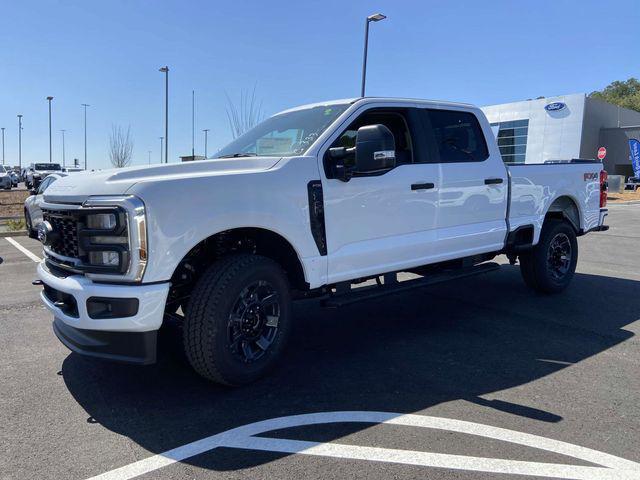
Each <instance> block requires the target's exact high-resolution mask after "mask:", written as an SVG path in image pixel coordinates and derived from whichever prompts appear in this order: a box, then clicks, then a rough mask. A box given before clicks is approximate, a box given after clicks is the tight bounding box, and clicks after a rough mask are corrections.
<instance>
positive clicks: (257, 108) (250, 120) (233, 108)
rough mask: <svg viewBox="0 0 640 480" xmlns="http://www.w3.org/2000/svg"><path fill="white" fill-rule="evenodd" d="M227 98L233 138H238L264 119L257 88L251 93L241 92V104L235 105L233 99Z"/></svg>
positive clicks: (228, 117)
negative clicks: (257, 97)
mask: <svg viewBox="0 0 640 480" xmlns="http://www.w3.org/2000/svg"><path fill="white" fill-rule="evenodd" d="M225 96H226V97H227V119H228V120H229V128H230V129H231V135H232V136H233V138H234V139H235V138H238V137H239V136H240V135H242V134H243V133H245V132H246V131H247V130H250V129H251V128H253V127H254V126H255V125H256V124H257V123H258V122H260V120H261V119H262V102H259V103H258V101H257V100H256V87H255V86H254V87H253V91H252V92H251V93H249V92H248V91H246V90H242V91H241V92H240V103H239V104H238V103H234V102H233V101H232V100H231V97H229V95H228V94H227V93H226V92H225Z"/></svg>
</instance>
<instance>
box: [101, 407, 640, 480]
mask: <svg viewBox="0 0 640 480" xmlns="http://www.w3.org/2000/svg"><path fill="white" fill-rule="evenodd" d="M344 422H362V423H374V424H392V425H403V426H411V427H423V428H432V429H437V430H445V431H450V432H457V433H464V434H468V435H474V436H478V437H485V438H491V439H496V440H501V441H503V442H509V443H515V444H519V445H525V446H528V447H531V448H535V449H539V450H546V451H548V452H553V453H558V454H561V455H565V456H569V457H573V458H576V459H579V460H584V461H587V462H590V463H592V464H596V465H600V466H599V467H598V466H582V465H570V464H558V463H543V462H528V461H521V460H506V459H500V458H487V457H471V456H467V455H451V454H446V453H431V452H422V451H411V450H397V449H390V448H379V447H362V446H358V445H344V444H339V443H332V442H330V443H319V442H307V441H300V440H287V439H281V438H268V437H256V435H259V434H262V433H265V432H268V431H272V430H280V429H283V428H291V427H299V426H303V425H319V424H326V423H344ZM218 447H226V448H239V449H245V450H261V451H270V452H281V453H293V454H301V455H314V456H320V457H332V458H344V459H351V460H366V461H371V462H388V463H397V464H405V465H417V466H422V467H435V468H445V469H454V470H467V471H476V472H489V473H501V474H511V475H531V476H538V477H547V478H564V479H575V480H638V479H640V464H638V463H635V462H632V461H629V460H625V459H623V458H620V457H616V456H614V455H609V454H608V453H603V452H599V451H597V450H592V449H589V448H585V447H580V446H578V445H573V444H571V443H566V442H561V441H558V440H553V439H550V438H545V437H540V436H538V435H532V434H529V433H522V432H517V431H515V430H507V429H505V428H499V427H493V426H490V425H483V424H481V423H474V422H467V421H463V420H455V419H451V418H440V417H428V416H422V415H411V414H408V415H403V414H399V413H391V412H357V411H355V412H323V413H311V414H306V415H293V416H290V417H280V418H274V419H272V420H265V421H262V422H256V423H251V424H249V425H244V426H242V427H238V428H234V429H231V430H227V431H225V432H222V433H219V434H217V435H212V436H210V437H207V438H203V439H201V440H197V441H195V442H192V443H189V444H186V445H183V446H181V447H177V448H174V449H172V450H168V451H166V452H164V453H161V454H159V455H154V456H152V457H149V458H146V459H144V460H140V461H137V462H134V463H132V464H129V465H126V466H124V467H120V468H116V469H115V470H111V471H109V472H106V473H103V474H101V475H98V476H96V477H92V478H91V479H89V480H127V479H130V478H134V477H137V476H139V475H144V474H146V473H149V472H152V471H154V470H158V469H159V468H162V467H166V466H168V465H171V464H173V463H176V462H179V461H181V460H184V459H186V458H190V457H193V456H195V455H199V454H202V453H205V452H208V451H210V450H213V449H215V448H218Z"/></svg>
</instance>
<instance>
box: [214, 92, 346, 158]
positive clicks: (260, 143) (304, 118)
mask: <svg viewBox="0 0 640 480" xmlns="http://www.w3.org/2000/svg"><path fill="white" fill-rule="evenodd" d="M348 107H349V104H347V103H344V104H335V105H321V106H317V107H311V108H305V109H304V110H295V111H292V112H288V113H281V114H280V115H275V116H273V117H270V118H267V119H266V120H265V121H264V122H261V123H259V124H258V125H256V126H255V127H253V128H252V129H251V130H249V131H248V132H246V133H244V134H243V135H241V136H240V137H238V138H236V139H235V140H234V141H233V142H231V143H230V144H229V145H227V146H226V147H224V148H223V149H222V150H220V151H219V152H218V153H217V154H216V155H215V156H216V157H217V158H222V157H242V156H253V155H260V156H266V157H290V156H293V155H301V154H303V153H304V152H306V151H307V149H308V148H309V147H310V146H311V144H312V143H313V142H314V141H315V140H316V138H318V137H319V136H320V135H321V134H322V132H324V131H325V130H326V129H327V127H328V126H329V125H331V124H332V123H333V121H334V120H335V119H336V118H338V116H339V115H340V114H341V113H342V112H344V111H345V110H346V109H347V108H348Z"/></svg>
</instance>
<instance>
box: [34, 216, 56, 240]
mask: <svg viewBox="0 0 640 480" xmlns="http://www.w3.org/2000/svg"><path fill="white" fill-rule="evenodd" d="M37 230H38V240H40V242H41V243H42V244H43V245H46V246H50V245H51V244H52V243H53V242H54V241H55V237H56V232H55V231H54V230H53V227H52V226H51V224H50V223H49V222H47V221H46V220H45V221H44V222H42V223H39V224H38V227H37Z"/></svg>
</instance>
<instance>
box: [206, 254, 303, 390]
mask: <svg viewBox="0 0 640 480" xmlns="http://www.w3.org/2000/svg"><path fill="white" fill-rule="evenodd" d="M259 280H264V281H267V282H268V283H270V284H271V285H272V286H273V288H274V289H275V290H276V292H277V293H278V297H279V304H280V318H279V321H278V331H277V333H276V337H275V339H274V340H273V343H272V344H271V345H270V347H269V348H268V349H267V350H266V351H265V353H264V355H263V356H262V357H261V358H259V359H258V360H256V361H254V362H251V363H244V362H242V361H241V360H240V359H239V358H237V357H236V356H235V355H234V354H233V353H232V352H231V349H230V348H229V341H230V339H229V335H228V323H229V314H230V313H231V310H232V308H233V307H234V305H235V304H236V302H237V301H238V298H239V295H240V293H241V292H242V290H243V289H244V288H246V287H247V286H249V285H251V284H252V283H254V282H256V281H259ZM225 292H226V295H225V296H224V298H223V299H222V301H221V302H220V303H219V305H218V308H216V311H215V312H213V318H211V321H212V322H213V323H214V325H211V326H212V327H213V328H214V329H215V330H216V335H213V338H212V339H211V340H212V342H210V343H211V344H210V345H208V348H210V349H211V354H212V356H213V359H214V363H215V364H216V365H217V366H218V369H219V371H220V372H221V373H222V375H223V376H224V377H225V379H226V380H227V381H228V383H230V384H234V385H239V384H246V383H250V382H252V381H255V380H257V379H258V378H260V377H262V376H263V375H265V374H266V372H267V371H269V370H271V369H272V368H273V367H274V366H275V364H276V363H277V361H278V359H279V357H280V356H281V355H282V352H283V350H284V347H285V345H286V343H287V339H288V337H289V334H290V330H291V298H290V293H289V285H288V282H287V279H286V276H285V274H284V272H283V271H282V270H281V268H280V267H279V266H278V265H277V264H275V262H272V261H270V260H267V259H264V260H262V261H260V262H258V263H256V264H254V265H252V266H251V268H247V269H246V270H244V271H242V272H241V273H240V274H238V275H236V276H235V277H234V278H232V279H231V280H230V281H229V282H228V284H227V285H226V288H225Z"/></svg>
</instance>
